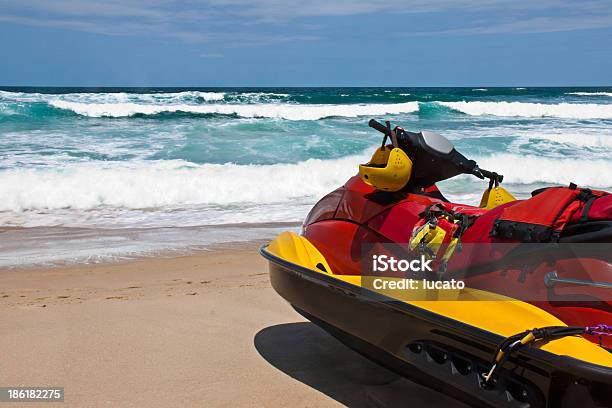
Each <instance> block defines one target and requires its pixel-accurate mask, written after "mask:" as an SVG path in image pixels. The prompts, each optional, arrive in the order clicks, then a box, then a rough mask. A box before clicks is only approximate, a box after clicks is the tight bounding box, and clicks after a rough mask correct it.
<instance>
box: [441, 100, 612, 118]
mask: <svg viewBox="0 0 612 408" xmlns="http://www.w3.org/2000/svg"><path fill="white" fill-rule="evenodd" d="M436 103H438V104H440V105H443V106H446V107H449V108H451V109H454V110H457V111H460V112H463V113H466V114H468V115H473V116H481V115H493V116H507V117H513V116H515V117H516V116H518V117H527V118H537V117H557V118H574V119H612V104H594V103H559V104H544V103H525V102H466V101H461V102H436Z"/></svg>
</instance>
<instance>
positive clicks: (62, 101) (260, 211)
mask: <svg viewBox="0 0 612 408" xmlns="http://www.w3.org/2000/svg"><path fill="white" fill-rule="evenodd" d="M0 89H1V90H0V195H1V196H2V197H3V200H1V201H0V227H25V228H32V227H38V228H61V229H62V231H65V229H66V228H68V229H70V228H74V229H83V228H84V229H87V230H92V231H94V232H95V231H96V230H99V231H102V230H104V231H107V230H112V231H115V232H116V233H117V234H118V236H122V237H124V235H121V233H122V231H123V232H125V231H127V230H134V229H138V228H153V229H156V228H157V229H163V228H195V229H197V231H199V230H198V229H201V228H204V229H203V231H207V232H205V233H204V232H202V234H207V237H206V239H204V241H206V242H208V241H210V234H211V233H210V229H209V228H207V227H208V226H223V225H227V224H235V223H246V224H249V225H251V224H261V223H276V222H291V223H295V222H299V221H301V220H302V219H303V218H304V216H305V214H306V212H307V211H308V208H309V207H310V206H312V204H313V203H314V202H315V201H316V199H317V198H318V197H320V196H322V195H323V194H325V193H326V192H328V191H330V190H332V189H333V188H335V187H337V186H339V185H341V184H342V183H343V182H344V181H345V180H346V179H347V178H348V177H350V176H351V175H353V174H355V172H356V171H357V165H358V164H359V163H360V162H363V161H366V160H367V158H368V155H369V154H370V152H371V151H372V150H373V148H374V146H375V145H376V144H378V143H379V141H380V137H379V134H377V133H376V132H374V131H372V130H371V129H369V128H368V127H367V121H368V120H369V119H370V118H372V117H374V118H377V119H379V120H384V119H389V120H391V121H392V122H393V123H395V124H400V125H402V126H403V127H404V128H406V129H410V130H413V131H419V130H432V131H436V132H439V133H441V134H443V135H445V136H446V137H448V138H449V139H451V140H452V141H453V142H454V143H455V145H456V147H457V149H458V150H459V151H461V152H462V153H463V154H465V155H466V156H468V157H470V158H473V159H475V160H477V161H478V162H479V164H480V166H481V167H482V168H485V169H489V170H495V171H498V172H500V173H502V174H504V175H505V177H506V179H505V180H506V182H505V183H506V185H507V187H508V188H509V189H510V190H511V191H513V192H514V193H515V194H516V195H518V196H526V195H528V194H529V192H530V191H531V190H533V189H535V188H538V187H541V186H543V185H550V184H567V183H569V182H570V181H572V182H575V183H578V184H581V185H585V186H590V187H596V188H608V189H609V188H611V186H612V159H611V157H610V148H611V146H612V127H611V125H612V88H278V89H270V88H265V89H252V88H248V89H237V88H227V89H214V88H213V89H196V88H193V89H183V88H179V89H170V88H160V89H157V88H147V89H134V88H126V89H121V88H113V89H110V88H105V89H86V88H83V89H77V88H0ZM483 188H484V185H483V182H482V181H479V180H477V179H473V178H470V177H467V176H466V177H460V178H457V179H455V180H451V181H447V182H444V183H442V189H443V191H444V192H445V194H446V195H447V196H449V197H450V198H452V199H453V200H457V201H463V202H466V203H472V204H475V203H477V201H478V198H479V196H480V194H481V191H482V189H483ZM160 231H161V230H160ZM215 231H217V232H215V234H217V235H218V237H219V240H224V239H225V238H223V237H222V235H223V234H220V233H218V231H219V229H218V228H217V229H215ZM194 234H195V235H194V236H198V233H197V232H196V233H194ZM92 235H95V233H93V234H92ZM198 239H199V238H197V237H196V238H194V239H193V241H194V242H198ZM168 240H169V242H167V243H166V244H165V245H166V247H167V248H174V247H175V246H176V247H182V246H185V243H184V242H182V243H180V244H179V243H176V245H174V244H173V242H175V241H177V240H176V239H173V238H168ZM119 241H121V240H119ZM133 241H134V240H132V241H131V242H132V244H133V243H134V242H133ZM135 241H137V242H138V239H136V240H135ZM213 241H214V240H213ZM121 242H123V241H121ZM116 246H117V248H118V249H117V251H118V252H121V247H122V244H121V243H119V244H117V245H116ZM144 246H145V247H146V245H144ZM136 247H138V245H136ZM162 247H163V245H162ZM143 248H144V247H143ZM155 248H156V249H158V247H157V246H156V247H155ZM0 252H1V251H0ZM111 252H112V251H111ZM130 252H138V249H137V248H136V249H134V246H130ZM7 262H8V261H7ZM1 263H2V262H1V259H0V264H1ZM8 263H10V262H8Z"/></svg>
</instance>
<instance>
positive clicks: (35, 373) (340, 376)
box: [0, 243, 459, 407]
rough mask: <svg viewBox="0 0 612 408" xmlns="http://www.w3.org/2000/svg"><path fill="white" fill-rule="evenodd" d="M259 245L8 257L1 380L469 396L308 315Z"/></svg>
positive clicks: (391, 396) (174, 392)
mask: <svg viewBox="0 0 612 408" xmlns="http://www.w3.org/2000/svg"><path fill="white" fill-rule="evenodd" d="M257 246H258V244H257V243H249V244H241V246H239V247H233V248H219V249H215V250H210V251H202V252H198V253H195V254H193V255H190V256H182V257H177V258H145V259H139V260H135V261H130V262H124V263H111V264H102V265H77V266H69V267H61V268H52V269H28V270H1V271H0V288H1V289H0V350H2V367H1V369H0V384H1V385H3V386H41V385H48V386H63V387H65V402H64V403H63V404H51V405H60V406H74V407H83V406H113V407H117V406H128V407H130V406H133V407H145V406H146V407H168V406H292V407H293V406H301V407H313V406H338V405H339V404H340V405H346V406H355V407H358V406H385V407H390V406H399V405H402V406H424V405H428V406H431V405H432V404H433V403H435V404H436V405H437V404H440V405H444V406H459V404H458V403H456V402H454V401H453V400H450V399H447V398H445V397H444V396H441V395H439V394H436V393H434V392H432V391H429V390H427V389H425V388H423V387H421V386H418V385H416V384H413V383H411V382H408V381H406V380H404V379H400V378H398V377H397V376H396V375H394V374H393V373H391V372H389V371H387V370H385V369H383V368H381V367H378V366H377V365H375V364H373V363H371V362H369V361H367V360H365V359H364V358H362V357H360V356H359V355H357V354H356V353H354V352H352V351H350V350H348V349H347V348H345V347H344V346H343V345H341V344H340V343H338V342H337V341H336V340H335V339H333V338H332V337H330V336H329V335H327V334H326V333H325V332H323V331H322V330H320V329H318V328H317V327H316V326H314V325H313V324H311V323H309V322H307V321H305V320H304V319H303V318H302V317H301V316H300V315H298V314H297V313H296V312H294V311H293V310H292V309H291V307H290V306H289V305H288V304H287V303H286V302H285V301H284V300H283V299H281V298H280V297H279V296H278V295H277V294H276V293H275V292H274V290H273V289H272V288H271V286H270V283H269V280H268V275H267V268H266V264H265V261H264V260H263V259H262V258H261V257H260V256H259V255H258V254H257ZM6 405H10V404H6ZM18 405H19V406H20V407H23V406H27V405H28V404H24V403H20V404H18ZM37 405H39V404H37ZM45 406H46V405H45Z"/></svg>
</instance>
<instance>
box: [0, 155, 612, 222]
mask: <svg viewBox="0 0 612 408" xmlns="http://www.w3.org/2000/svg"><path fill="white" fill-rule="evenodd" d="M366 160H367V155H366V154H363V155H355V156H347V157H343V158H339V159H333V160H318V159H310V160H306V161H302V162H298V163H294V164H273V165H237V164H232V163H228V164H202V165H195V164H192V163H188V162H184V161H180V160H170V161H152V162H146V161H141V162H129V163H128V162H110V163H105V164H100V163H80V164H75V165H70V166H65V167H63V168H55V169H49V168H40V169H32V168H27V169H23V168H22V169H10V170H3V171H0V196H2V197H4V198H3V200H2V201H0V211H23V210H52V209H78V210H90V209H95V208H99V207H120V208H130V209H144V208H159V207H181V206H192V205H235V204H236V205H237V204H240V203H258V204H272V203H282V202H290V201H292V200H296V199H302V198H312V199H315V198H317V197H321V196H323V195H324V194H326V193H328V192H329V191H331V190H333V189H334V188H337V187H338V186H340V185H342V184H344V182H345V181H346V180H347V179H348V178H349V177H351V176H352V175H354V174H355V173H356V171H357V166H358V164H359V163H362V162H364V161H366ZM476 160H477V161H478V164H479V165H480V166H481V167H482V168H485V169H493V170H495V171H498V172H500V173H501V174H504V176H505V179H504V181H505V182H506V183H513V184H533V183H551V184H568V183H569V182H570V181H571V182H574V183H577V184H579V185H584V186H590V187H610V186H609V184H610V180H609V179H608V178H605V177H601V175H602V174H612V162H611V161H609V160H588V159H584V160H576V159H558V158H547V157H539V156H528V155H527V156H525V155H516V154H496V155H493V156H483V157H476ZM560 169H562V171H560ZM92 180H95V181H96V182H92Z"/></svg>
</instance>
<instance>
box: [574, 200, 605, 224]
mask: <svg viewBox="0 0 612 408" xmlns="http://www.w3.org/2000/svg"><path fill="white" fill-rule="evenodd" d="M599 197H601V196H596V195H594V196H591V198H589V199H588V200H587V202H586V204H585V205H584V209H583V210H582V215H580V220H579V221H578V222H587V221H588V220H589V211H590V210H591V206H592V205H593V202H594V201H595V200H597V199H598V198H599Z"/></svg>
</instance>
